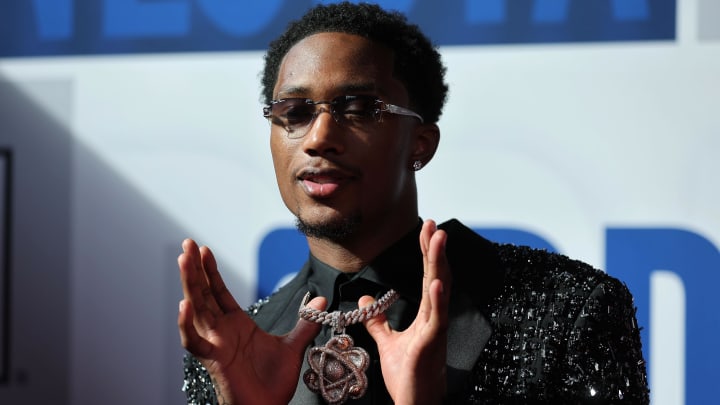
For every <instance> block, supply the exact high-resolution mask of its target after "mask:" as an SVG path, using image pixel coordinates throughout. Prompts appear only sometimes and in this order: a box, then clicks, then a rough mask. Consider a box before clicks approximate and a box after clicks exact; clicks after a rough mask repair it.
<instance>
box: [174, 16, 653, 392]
mask: <svg viewBox="0 0 720 405" xmlns="http://www.w3.org/2000/svg"><path fill="white" fill-rule="evenodd" d="M262 82H263V86H264V87H263V95H264V98H265V101H266V103H267V105H266V107H265V109H264V115H265V116H266V117H267V118H268V120H269V121H270V132H271V134H270V146H271V151H272V156H273V162H274V167H275V173H276V177H277V183H278V187H279V188H280V193H281V196H282V198H283V201H284V203H285V205H286V206H287V207H288V209H289V210H290V211H291V212H292V213H293V215H295V216H296V218H297V225H298V229H299V230H300V231H302V232H303V233H304V234H305V235H306V237H307V241H308V246H309V248H310V258H309V260H308V262H307V263H306V264H305V265H304V266H303V268H302V269H301V270H300V272H299V273H298V275H297V276H296V277H295V278H294V279H293V280H292V281H290V282H289V283H288V284H287V285H285V286H284V287H283V288H281V289H280V290H279V291H278V292H277V293H275V294H273V295H272V296H271V297H269V298H268V299H266V300H263V301H261V302H259V303H258V304H256V305H254V306H252V307H251V308H250V309H249V310H247V312H246V311H243V310H242V309H241V308H240V307H239V306H238V305H237V303H236V302H235V300H234V299H233V297H232V296H231V295H230V293H229V292H228V291H227V289H226V288H225V286H224V284H223V282H222V279H221V277H220V275H219V273H218V271H217V266H216V264H215V261H214V259H213V256H212V254H211V252H210V250H209V249H207V248H206V247H202V248H198V246H197V245H196V244H195V242H193V241H192V240H186V241H185V242H183V254H182V255H180V257H179V259H178V262H179V266H180V273H181V280H182V284H183V289H184V299H183V301H181V303H180V311H179V316H178V324H179V328H180V335H181V340H182V344H183V346H184V347H185V348H187V349H188V351H190V353H192V355H193V357H188V358H187V359H186V368H185V371H186V386H185V389H186V392H187V394H188V401H189V403H193V404H205V403H208V402H210V403H215V402H218V403H220V404H226V403H227V404H256V403H257V404H285V403H293V404H322V403H333V404H335V403H368V404H391V403H395V404H440V403H453V404H455V403H543V402H544V403H585V402H587V403H622V402H626V403H647V402H648V392H647V382H646V376H645V365H644V361H643V359H642V353H641V348H640V338H639V331H638V328H637V325H636V322H635V316H634V307H633V304H632V297H631V296H630V294H629V292H628V291H627V289H626V288H625V286H624V285H623V284H621V283H620V282H619V281H617V280H615V279H614V278H612V277H609V276H607V275H606V274H605V273H603V272H600V271H597V270H594V269H592V268H590V267H589V266H587V265H585V264H583V263H580V262H577V261H572V260H570V259H568V258H566V257H563V256H559V255H554V254H549V253H547V252H544V251H537V250H532V249H529V248H524V247H515V246H510V245H497V244H493V243H491V242H489V241H487V240H485V239H483V238H482V237H480V236H479V235H477V234H475V233H474V232H472V231H471V230H470V229H468V228H466V227H465V226H463V225H462V224H460V223H459V222H457V221H454V220H453V221H449V222H447V223H445V224H443V225H440V227H437V226H436V225H435V223H434V222H433V221H431V220H427V221H425V222H424V223H423V222H422V221H421V220H420V219H419V214H418V208H417V192H416V183H415V172H416V171H417V170H420V169H421V168H422V167H424V166H425V165H427V163H428V162H429V161H430V160H431V159H432V157H433V155H434V153H435V151H436V149H437V146H438V143H439V139H440V135H439V129H438V127H437V126H436V122H437V121H438V119H439V117H440V113H441V109H442V106H443V104H444V101H445V97H446V92H447V86H446V85H445V83H444V67H443V65H442V63H441V61H440V56H439V54H438V53H437V51H436V50H435V48H434V47H433V46H432V44H431V43H430V41H429V40H428V39H427V38H426V37H425V36H424V35H423V34H422V33H421V32H420V31H419V30H418V28H417V27H416V26H414V25H410V24H408V23H407V22H406V21H405V19H404V17H402V16H401V15H399V14H395V13H388V12H385V11H383V10H381V9H380V8H379V7H377V6H371V5H353V4H349V3H342V4H338V5H330V6H317V7H315V8H313V9H312V10H310V11H309V12H308V13H307V14H306V15H305V16H304V17H302V19H300V20H299V21H297V22H295V23H293V24H291V25H290V26H289V28H288V30H287V31H286V32H285V33H284V34H283V35H282V36H281V37H280V38H279V39H277V40H276V41H274V42H273V43H272V44H271V45H270V48H269V50H268V53H267V55H266V58H265V70H264V75H263V80H262ZM418 241H419V242H418ZM393 292H397V293H398V296H395V295H394V293H393ZM306 293H309V295H310V297H312V300H310V301H309V302H307V297H306ZM393 300H396V301H395V302H394V303H392V304H391V302H392V301H393ZM301 307H302V308H303V310H302V311H300V315H299V313H298V308H301ZM358 308H365V309H362V310H360V309H358ZM299 318H300V319H299ZM320 322H322V323H324V324H325V325H324V326H321V325H320Z"/></svg>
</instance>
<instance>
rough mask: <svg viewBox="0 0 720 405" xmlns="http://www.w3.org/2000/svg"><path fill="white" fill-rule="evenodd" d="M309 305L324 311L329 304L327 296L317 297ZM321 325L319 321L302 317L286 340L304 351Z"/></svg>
mask: <svg viewBox="0 0 720 405" xmlns="http://www.w3.org/2000/svg"><path fill="white" fill-rule="evenodd" d="M307 306H308V307H310V308H312V309H316V310H318V311H323V310H325V307H326V306H327V300H326V299H325V297H315V298H313V299H312V300H310V302H308V304H307ZM321 327H322V325H320V324H319V323H315V322H311V321H306V320H305V319H302V318H300V319H298V322H297V324H295V327H294V328H293V330H291V331H290V333H288V334H287V335H286V336H285V341H286V342H287V344H288V345H289V346H290V347H292V348H293V349H294V350H297V351H304V350H305V347H307V345H309V344H310V342H312V340H313V339H314V338H315V336H317V334H318V333H320V328H321Z"/></svg>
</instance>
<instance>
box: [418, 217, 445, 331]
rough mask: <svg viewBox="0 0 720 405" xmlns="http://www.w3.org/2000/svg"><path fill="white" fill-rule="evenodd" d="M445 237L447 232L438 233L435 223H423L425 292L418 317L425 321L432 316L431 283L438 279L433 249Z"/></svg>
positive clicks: (421, 238)
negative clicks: (429, 293)
mask: <svg viewBox="0 0 720 405" xmlns="http://www.w3.org/2000/svg"><path fill="white" fill-rule="evenodd" d="M444 236H445V232H444V231H438V229H437V225H436V224H435V221H433V220H427V221H425V223H423V227H422V230H421V231H420V247H421V250H422V252H423V287H422V288H423V290H422V297H421V300H420V308H419V311H418V315H420V316H422V318H423V319H424V320H427V319H428V318H429V316H430V309H431V302H430V298H429V296H428V292H429V288H430V283H431V282H432V281H433V280H434V279H436V278H437V273H438V269H437V267H436V264H437V252H435V251H433V248H435V249H437V243H438V241H443V238H444ZM443 249H444V246H443Z"/></svg>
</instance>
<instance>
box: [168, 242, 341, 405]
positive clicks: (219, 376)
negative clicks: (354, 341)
mask: <svg viewBox="0 0 720 405" xmlns="http://www.w3.org/2000/svg"><path fill="white" fill-rule="evenodd" d="M182 248H183V253H182V254H181V255H180V256H179V257H178V265H179V267H180V280H181V282H182V287H183V295H184V299H183V300H182V301H180V309H179V314H178V327H179V329H180V339H181V341H182V345H183V347H185V348H186V349H187V350H188V351H189V352H190V353H192V354H193V355H194V356H195V357H196V358H197V359H198V360H199V361H200V363H201V364H202V365H203V366H204V367H205V368H206V369H207V371H208V373H209V374H210V377H211V378H212V382H213V385H214V387H215V392H216V393H217V397H218V403H219V404H220V405H225V404H256V403H263V404H283V405H285V404H287V403H288V402H289V401H290V399H291V398H292V396H293V394H294V392H295V388H296V386H297V382H298V377H299V375H300V367H301V366H302V357H303V353H304V352H305V348H306V347H307V346H308V344H309V343H310V342H311V341H312V339H313V338H314V337H315V336H316V335H317V334H318V332H319V331H320V325H319V324H316V323H311V322H308V321H305V320H302V319H301V320H299V321H298V323H297V325H296V326H295V328H294V329H293V330H292V331H291V332H290V333H288V334H287V335H284V336H274V335H270V334H268V333H266V332H265V331H263V330H262V329H260V328H258V327H257V325H255V322H253V320H252V319H251V318H250V317H249V316H248V315H247V314H246V313H245V311H244V310H243V309H242V308H240V306H239V305H238V304H237V302H236V301H235V299H234V298H233V296H232V295H231V294H230V292H229V291H228V289H227V287H226V286H225V283H224V282H223V280H222V277H221V276H220V273H219V272H218V270H217V263H216V262H215V258H214V257H213V255H212V252H211V251H210V249H208V248H207V247H205V246H203V247H201V248H198V246H197V244H196V243H195V242H194V241H193V240H191V239H186V240H185V241H183V244H182ZM326 305H327V302H326V300H325V299H324V298H322V297H316V298H314V299H313V300H312V301H310V303H309V304H308V306H309V307H311V308H314V309H318V310H324V309H325V306H326Z"/></svg>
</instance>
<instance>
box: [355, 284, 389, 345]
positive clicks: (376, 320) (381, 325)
mask: <svg viewBox="0 0 720 405" xmlns="http://www.w3.org/2000/svg"><path fill="white" fill-rule="evenodd" d="M374 302H375V299H373V297H371V296H369V295H364V296H362V297H360V300H359V301H358V306H359V307H360V308H363V307H367V306H370V305H372V304H373V303H374ZM363 324H364V325H365V329H367V331H368V333H369V334H370V336H371V337H372V338H373V339H374V340H375V342H379V341H381V340H382V339H383V338H384V337H385V336H387V335H388V334H389V333H390V332H392V330H391V329H390V324H389V323H388V321H387V318H386V317H385V314H378V315H376V316H374V317H372V318H370V319H368V320H366V321H365V322H363Z"/></svg>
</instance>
